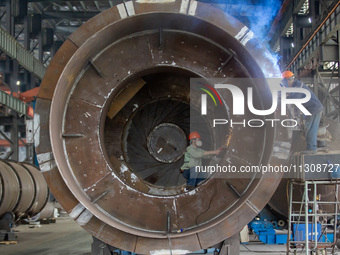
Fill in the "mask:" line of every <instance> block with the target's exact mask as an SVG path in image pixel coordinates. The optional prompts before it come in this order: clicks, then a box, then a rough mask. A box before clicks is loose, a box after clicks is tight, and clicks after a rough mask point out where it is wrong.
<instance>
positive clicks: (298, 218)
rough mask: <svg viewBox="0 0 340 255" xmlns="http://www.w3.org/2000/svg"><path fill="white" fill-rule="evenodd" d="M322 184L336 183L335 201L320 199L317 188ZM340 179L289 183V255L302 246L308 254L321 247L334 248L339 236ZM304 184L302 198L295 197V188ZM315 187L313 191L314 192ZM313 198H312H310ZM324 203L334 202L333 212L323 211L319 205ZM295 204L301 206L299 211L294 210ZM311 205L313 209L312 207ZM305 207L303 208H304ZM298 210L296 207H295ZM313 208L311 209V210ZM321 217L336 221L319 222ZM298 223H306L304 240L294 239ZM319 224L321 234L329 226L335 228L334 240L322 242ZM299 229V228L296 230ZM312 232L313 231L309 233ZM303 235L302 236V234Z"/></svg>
mask: <svg viewBox="0 0 340 255" xmlns="http://www.w3.org/2000/svg"><path fill="white" fill-rule="evenodd" d="M321 185H334V186H335V201H320V200H319V199H318V194H317V190H318V187H320V186H321ZM339 185H340V181H339V180H334V181H333V180H329V181H325V180H323V181H315V180H313V181H294V180H292V181H291V182H290V183H289V213H288V221H289V225H288V242H287V255H288V254H290V252H291V251H292V250H293V249H294V250H295V252H296V251H297V249H299V248H302V249H303V250H302V251H301V253H300V254H302V252H304V253H305V254H306V255H309V254H310V252H311V251H317V250H318V249H319V248H327V247H330V248H334V246H335V244H336V236H337V220H336V219H337V218H338V216H339V215H340V213H339V211H338V206H339V205H340V201H339V198H338V196H337V194H338V190H339ZM298 186H300V187H301V186H302V187H303V195H302V197H301V201H300V200H295V199H294V188H296V187H298ZM312 189H313V192H312ZM310 198H312V200H310ZM322 204H334V210H333V211H332V212H322V211H320V210H319V205H322ZM293 205H295V206H299V208H300V209H299V212H297V211H293V209H294V208H293ZM311 207H312V208H313V209H311ZM302 208H303V209H302ZM295 210H296V209H295ZM310 210H311V211H310ZM320 217H330V218H333V219H334V223H327V222H326V223H322V222H319V218H320ZM293 223H296V224H297V225H299V224H305V233H304V240H302V241H301V240H294V238H296V236H299V235H298V234H297V233H296V232H295V233H293V232H292V224H293ZM309 223H311V224H312V225H311V228H312V227H313V228H314V229H313V230H311V228H309ZM318 224H319V225H320V226H321V231H323V232H322V233H321V234H320V235H323V233H324V231H326V230H327V228H328V227H332V228H333V242H332V243H331V242H322V241H321V240H320V238H321V236H319V233H318ZM295 231H297V230H295ZM309 232H311V233H309ZM300 237H301V236H300Z"/></svg>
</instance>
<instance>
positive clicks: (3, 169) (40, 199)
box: [0, 160, 49, 218]
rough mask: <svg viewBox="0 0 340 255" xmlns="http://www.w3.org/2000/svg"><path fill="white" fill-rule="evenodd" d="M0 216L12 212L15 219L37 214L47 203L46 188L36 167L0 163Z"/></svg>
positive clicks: (9, 162) (23, 164)
mask: <svg viewBox="0 0 340 255" xmlns="http://www.w3.org/2000/svg"><path fill="white" fill-rule="evenodd" d="M0 177H1V186H0V188H1V192H0V194H1V200H0V216H1V215H2V214H4V213H6V212H14V213H15V215H16V217H17V218H21V217H23V216H27V215H28V216H33V215H35V214H37V213H39V212H40V211H41V210H42V209H43V208H44V206H45V204H46V203H47V199H48V194H49V191H48V187H47V184H46V181H45V180H44V177H43V176H42V174H41V173H40V171H39V169H37V167H36V166H33V165H31V164H28V163H18V162H13V161H6V160H1V161H0Z"/></svg>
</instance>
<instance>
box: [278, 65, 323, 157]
mask: <svg viewBox="0 0 340 255" xmlns="http://www.w3.org/2000/svg"><path fill="white" fill-rule="evenodd" d="M282 78H283V80H282V83H283V85H284V86H286V87H292V88H304V89H306V90H309V92H310V93H311V98H310V100H309V101H308V102H306V103H304V104H303V106H304V107H305V108H306V109H307V110H308V111H309V112H310V113H311V115H307V116H305V124H304V132H305V137H306V143H307V151H306V153H308V154H312V153H316V152H317V136H318V129H319V124H320V119H321V115H322V109H323V106H322V103H321V102H320V101H319V99H318V98H317V97H316V96H315V94H314V93H313V92H312V91H311V90H310V89H309V88H308V87H307V86H306V85H305V84H304V83H303V82H301V81H299V80H296V79H295V75H294V74H293V73H292V72H291V71H285V72H283V73H282ZM304 97H305V95H304V94H303V93H290V94H289V95H288V97H287V98H304Z"/></svg>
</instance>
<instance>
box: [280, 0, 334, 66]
mask: <svg viewBox="0 0 340 255" xmlns="http://www.w3.org/2000/svg"><path fill="white" fill-rule="evenodd" d="M339 29H340V3H338V4H337V5H336V6H335V7H334V10H333V12H332V13H331V14H330V15H329V16H328V17H327V19H325V20H324V22H323V23H322V24H321V25H320V26H319V28H318V29H317V30H316V31H315V32H314V33H313V35H312V36H311V37H310V39H309V40H308V41H307V42H306V43H305V44H304V45H303V47H302V49H301V50H300V51H299V52H298V53H297V54H296V55H295V56H294V57H293V59H292V61H291V62H290V64H289V65H288V66H287V68H286V69H288V68H289V69H290V70H292V71H293V72H296V73H297V71H298V69H299V68H301V67H303V66H304V65H306V64H307V63H308V62H309V61H310V60H311V59H312V58H313V57H314V56H315V55H316V53H317V52H318V49H319V46H320V45H321V44H323V43H325V42H327V41H328V40H329V39H330V38H331V36H333V35H334V34H335V33H336V32H337V30H339Z"/></svg>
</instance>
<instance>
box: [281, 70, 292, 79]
mask: <svg viewBox="0 0 340 255" xmlns="http://www.w3.org/2000/svg"><path fill="white" fill-rule="evenodd" d="M293 76H294V74H293V73H292V72H291V71H284V72H283V73H282V78H286V79H289V78H292V77H293Z"/></svg>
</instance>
